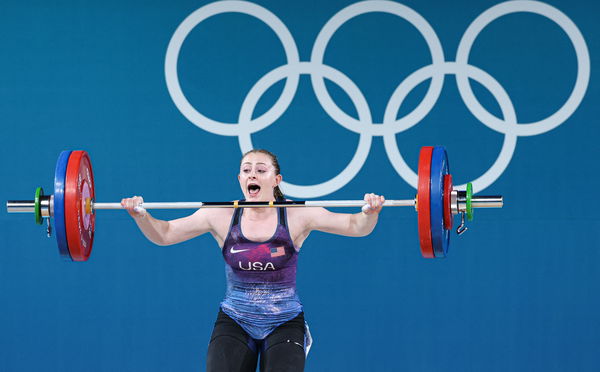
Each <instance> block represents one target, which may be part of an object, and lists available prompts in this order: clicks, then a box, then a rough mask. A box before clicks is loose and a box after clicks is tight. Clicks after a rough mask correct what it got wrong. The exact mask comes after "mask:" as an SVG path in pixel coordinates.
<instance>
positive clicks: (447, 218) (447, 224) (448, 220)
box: [444, 174, 454, 230]
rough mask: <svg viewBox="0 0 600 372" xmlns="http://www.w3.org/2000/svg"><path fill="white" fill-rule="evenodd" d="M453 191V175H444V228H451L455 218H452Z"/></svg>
mask: <svg viewBox="0 0 600 372" xmlns="http://www.w3.org/2000/svg"><path fill="white" fill-rule="evenodd" d="M451 193H452V175H451V174H446V175H445V176H444V229H446V230H451V229H452V225H453V223H454V220H453V219H452V218H453V217H452V206H451V205H450V194H451Z"/></svg>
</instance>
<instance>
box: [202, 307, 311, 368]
mask: <svg viewBox="0 0 600 372" xmlns="http://www.w3.org/2000/svg"><path fill="white" fill-rule="evenodd" d="M259 355H260V371H261V372H269V371H278V372H280V371H289V372H296V371H304V360H305V355H304V313H300V314H298V316H296V317H295V318H294V319H292V320H290V321H287V322H285V323H283V324H282V325H280V326H279V327H277V328H275V330H273V332H271V334H269V335H268V336H267V337H266V338H265V339H263V340H256V339H253V338H252V337H250V336H249V335H248V333H247V332H246V331H244V329H243V328H242V327H241V326H240V325H239V324H237V323H236V322H235V320H233V319H231V318H230V317H229V316H228V315H227V314H225V313H224V312H223V311H222V310H220V309H219V315H218V316H217V321H216V322H215V328H214V330H213V333H212V336H211V337H210V344H209V345H208V356H207V358H206V371H207V372H228V371H231V372H255V371H256V366H257V364H258V361H259Z"/></svg>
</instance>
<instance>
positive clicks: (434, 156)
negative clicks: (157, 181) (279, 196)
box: [6, 146, 503, 261]
mask: <svg viewBox="0 0 600 372" xmlns="http://www.w3.org/2000/svg"><path fill="white" fill-rule="evenodd" d="M95 197H96V193H95V190H94V175H93V172H92V163H91V161H90V157H89V155H88V153H87V152H85V151H63V152H62V153H61V154H60V156H59V157H58V161H57V163H56V171H55V174H54V195H44V191H43V190H42V188H41V187H38V188H37V189H36V191H35V198H34V200H9V201H8V202H6V208H7V210H8V212H9V213H34V215H35V221H36V223H37V224H40V225H41V224H42V223H43V220H44V219H46V221H47V224H48V228H47V232H48V236H51V234H52V229H51V224H50V218H51V217H53V218H54V226H55V230H56V240H57V243H58V249H59V252H60V254H61V256H63V257H64V258H65V259H67V260H72V261H86V260H87V259H88V258H89V257H90V253H91V252H92V244H93V240H94V228H95V220H96V211H97V210H100V209H122V208H123V207H122V206H121V204H120V203H98V202H96V199H95ZM365 204H366V203H365V202H364V201H363V200H329V201H327V200H323V201H299V200H294V201H265V202H247V201H234V202H173V203H144V204H143V207H144V208H145V209H198V208H265V207H363V206H365ZM502 205H503V199H502V196H499V195H496V196H473V188H472V186H471V184H470V183H469V184H467V189H466V191H458V190H455V189H453V188H452V176H451V175H450V174H449V166H448V156H447V153H446V150H445V149H444V148H443V147H441V146H436V147H430V146H426V147H423V148H421V152H420V155H419V171H418V187H417V195H416V197H415V198H414V199H408V200H387V201H385V203H384V204H383V206H384V207H407V206H414V207H415V209H416V210H417V213H418V230H419V241H420V246H421V254H422V255H423V257H426V258H434V257H446V255H447V253H448V247H449V245H450V230H451V229H452V227H453V216H454V215H457V214H460V215H461V222H460V226H459V227H458V228H457V230H456V232H457V233H458V234H459V235H460V234H462V233H463V232H465V231H466V230H467V228H466V226H465V215H466V217H467V219H468V220H472V219H473V209H474V208H501V207H502Z"/></svg>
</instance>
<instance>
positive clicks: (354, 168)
mask: <svg viewBox="0 0 600 372" xmlns="http://www.w3.org/2000/svg"><path fill="white" fill-rule="evenodd" d="M316 70H319V71H320V72H319V73H320V74H323V75H324V76H325V77H326V78H327V79H328V80H331V81H332V82H334V83H336V84H337V85H338V86H340V87H341V88H342V89H344V91H345V92H346V94H348V97H350V98H351V99H352V103H354V106H355V107H356V111H357V112H358V118H359V121H360V122H361V123H362V122H364V123H365V124H368V123H370V122H372V120H371V112H370V111H369V106H368V104H367V100H366V99H365V97H364V96H363V95H362V93H360V90H359V89H358V87H357V86H356V85H354V83H353V82H352V80H350V79H349V78H348V77H347V76H346V75H344V74H342V73H340V72H339V71H337V70H335V69H334V68H332V67H330V66H324V65H316V64H314V63H310V62H300V63H298V64H296V65H283V66H280V67H277V68H276V69H274V70H272V71H271V72H269V73H267V74H266V75H265V76H263V77H262V78H261V79H260V80H259V81H258V82H257V83H256V84H255V85H254V86H253V87H252V89H251V90H250V94H248V96H247V97H246V99H245V100H244V103H243V104H242V109H241V110H240V117H239V122H240V124H243V123H248V122H249V121H250V118H251V117H252V113H253V110H254V108H255V107H256V103H257V102H258V100H259V99H260V97H261V96H262V95H263V94H264V93H265V91H266V90H267V89H269V87H271V86H272V85H273V84H275V83H277V82H278V81H279V80H281V79H285V78H286V77H287V76H288V74H298V73H300V74H313V73H314V72H315V71H316ZM356 95H358V98H357V96H356ZM340 124H341V123H340ZM246 125H249V124H243V125H242V126H241V128H245V127H246ZM250 133H251V131H250V130H244V131H242V132H241V133H239V142H240V148H241V150H242V153H246V152H247V151H250V150H252V149H253V148H254V146H253V145H252V138H250ZM371 142H372V136H371V135H370V134H368V133H360V139H359V141H358V147H357V149H356V153H355V154H354V156H353V157H352V160H351V161H350V163H349V164H348V165H347V166H346V168H344V170H343V171H342V172H341V173H339V174H338V175H337V176H335V177H333V178H332V179H330V180H328V181H325V182H322V183H320V184H317V185H310V186H301V185H294V184H291V183H287V182H284V181H282V182H281V189H282V190H283V191H284V193H285V194H287V195H289V196H292V197H304V198H314V197H318V196H323V195H327V194H329V193H332V192H334V191H337V190H339V189H341V188H342V187H344V186H345V185H346V184H347V183H348V182H350V181H351V180H352V179H353V178H354V176H356V174H358V172H360V169H361V168H362V166H363V164H364V163H365V161H366V160H367V157H368V156H369V151H370V149H371Z"/></svg>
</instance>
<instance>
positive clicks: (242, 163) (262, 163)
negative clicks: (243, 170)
mask: <svg viewBox="0 0 600 372" xmlns="http://www.w3.org/2000/svg"><path fill="white" fill-rule="evenodd" d="M246 164H249V165H252V163H250V162H249V161H247V162H245V163H242V165H246ZM256 164H257V165H258V164H262V165H267V163H256Z"/></svg>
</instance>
